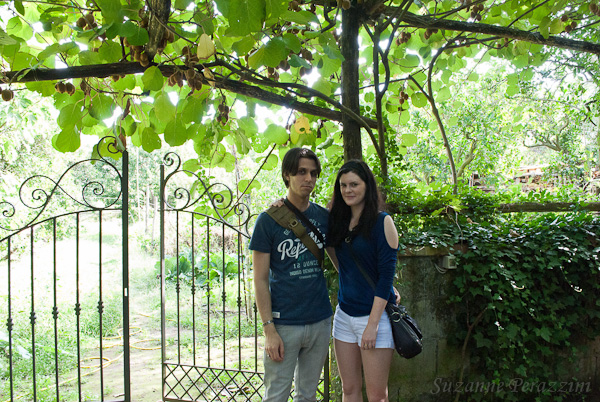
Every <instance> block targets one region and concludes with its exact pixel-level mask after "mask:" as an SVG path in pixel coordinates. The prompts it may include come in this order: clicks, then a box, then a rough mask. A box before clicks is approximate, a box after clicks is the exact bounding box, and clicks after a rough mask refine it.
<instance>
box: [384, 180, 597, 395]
mask: <svg viewBox="0 0 600 402" xmlns="http://www.w3.org/2000/svg"><path fill="white" fill-rule="evenodd" d="M409 190H410V189H409V188H408V187H407V188H404V189H402V190H401V191H397V192H396V193H395V194H393V193H392V194H391V197H390V198H389V199H388V202H390V201H391V202H392V203H393V205H394V206H395V207H397V208H399V209H400V210H401V209H402V208H410V209H412V210H413V211H415V210H416V211H418V209H419V208H429V210H431V207H432V206H434V207H435V206H436V205H438V206H439V208H438V209H437V211H438V213H430V214H423V215H417V214H414V213H413V214H404V215H402V214H397V215H396V216H395V219H396V223H397V225H398V227H399V228H400V232H401V233H402V237H401V243H402V244H403V246H402V247H411V246H415V245H416V246H432V247H452V246H455V245H457V244H458V245H460V246H461V247H459V248H457V250H458V251H456V252H455V256H456V258H457V265H458V269H457V270H456V272H455V276H456V277H455V280H454V282H453V285H454V286H453V287H451V288H450V290H449V292H450V295H449V296H450V297H449V303H450V307H451V308H452V309H453V310H454V311H455V312H456V316H457V317H458V320H457V323H456V328H454V329H453V330H452V331H449V339H448V340H449V341H450V342H453V343H454V344H455V345H457V347H459V348H462V350H463V356H464V363H465V364H464V371H463V372H461V373H459V374H458V378H456V379H455V380H457V382H455V383H454V384H458V383H461V384H478V386H479V387H478V389H476V390H475V389H474V390H468V389H462V390H458V389H457V390H446V391H450V392H451V391H454V392H456V401H503V402H504V401H575V400H576V401H582V400H592V399H589V398H592V387H593V385H594V384H592V383H590V379H589V378H584V377H583V376H582V375H580V373H578V372H569V371H567V370H569V369H572V368H573V367H578V364H573V363H576V362H577V361H578V360H579V359H581V358H582V357H585V354H586V352H587V351H586V349H585V347H586V346H585V345H586V342H588V341H589V340H592V339H595V338H597V337H598V336H600V298H599V297H598V296H600V272H599V268H600V260H599V252H600V217H599V216H598V215H595V214H591V213H586V212H581V211H577V203H574V209H573V211H571V212H566V213H544V214H500V213H498V212H497V211H496V210H495V206H497V205H498V204H499V202H500V201H501V200H502V196H490V195H486V194H480V195H478V194H477V193H476V192H465V193H462V194H461V195H460V196H456V195H454V196H452V195H449V193H448V192H447V191H443V190H441V191H439V192H438V193H437V194H433V193H430V194H429V195H427V194H425V195H423V194H417V193H418V192H416V191H413V192H412V193H411V192H410V191H409ZM415 194H416V195H417V196H415ZM534 196H535V197H538V198H539V197H540V194H538V195H528V196H527V197H534ZM541 196H543V195H541ZM548 197H550V196H548ZM443 205H446V206H445V207H444V206H443ZM448 205H453V206H454V207H448ZM482 387H483V388H482ZM470 391H473V392H470ZM586 398H587V399H586Z"/></svg>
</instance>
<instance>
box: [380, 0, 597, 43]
mask: <svg viewBox="0 0 600 402" xmlns="http://www.w3.org/2000/svg"><path fill="white" fill-rule="evenodd" d="M395 12H396V7H387V8H386V9H385V11H384V13H385V14H386V15H392V14H393V13H395ZM401 18H402V21H403V22H405V23H406V24H408V25H410V26H411V27H414V28H431V29H433V28H437V29H445V30H448V31H459V32H472V33H480V34H484V35H494V36H499V37H504V38H510V39H517V40H522V41H525V42H530V43H537V44H540V45H544V46H550V47H557V48H561V49H571V50H575V51H577V52H584V53H592V54H597V55H600V44H599V43H593V42H586V41H580V40H574V39H568V38H564V37H560V36H552V35H551V36H548V38H544V37H543V36H542V35H541V34H540V33H536V32H528V31H522V30H519V29H514V28H507V27H501V26H496V25H490V24H481V23H474V22H464V21H453V20H445V19H437V18H432V17H428V16H420V15H416V14H413V13H409V12H406V13H405V14H404V15H403V16H402V17H401Z"/></svg>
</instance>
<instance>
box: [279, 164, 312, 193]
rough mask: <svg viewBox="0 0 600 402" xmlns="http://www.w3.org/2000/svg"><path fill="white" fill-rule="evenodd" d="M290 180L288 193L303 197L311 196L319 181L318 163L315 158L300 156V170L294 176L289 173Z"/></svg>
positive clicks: (287, 177)
mask: <svg viewBox="0 0 600 402" xmlns="http://www.w3.org/2000/svg"><path fill="white" fill-rule="evenodd" d="M286 179H288V180H289V182H290V184H289V186H288V193H290V194H293V195H296V196H298V197H301V198H305V197H308V196H310V193H312V191H313V190H314V188H315V184H316V183H317V164H316V163H315V161H314V160H312V159H308V158H300V160H299V163H298V172H297V173H296V174H295V175H294V176H292V175H287V176H286Z"/></svg>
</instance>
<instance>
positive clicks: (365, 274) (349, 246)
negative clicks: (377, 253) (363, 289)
mask: <svg viewBox="0 0 600 402" xmlns="http://www.w3.org/2000/svg"><path fill="white" fill-rule="evenodd" d="M347 243H348V249H349V250H350V256H351V257H352V259H353V260H354V264H356V266H357V267H358V269H359V271H360V273H361V274H362V275H363V276H364V277H365V279H366V281H367V283H368V284H369V285H371V287H372V288H373V290H375V289H376V287H375V282H373V279H371V277H370V276H369V274H367V271H365V269H364V268H363V266H362V264H361V263H360V261H359V260H358V257H357V255H356V253H355V252H354V249H353V248H352V242H347Z"/></svg>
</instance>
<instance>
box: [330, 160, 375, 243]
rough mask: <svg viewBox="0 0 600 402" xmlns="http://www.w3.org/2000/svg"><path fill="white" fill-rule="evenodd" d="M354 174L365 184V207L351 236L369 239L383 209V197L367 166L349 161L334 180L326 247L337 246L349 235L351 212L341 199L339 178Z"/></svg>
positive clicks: (355, 161)
mask: <svg viewBox="0 0 600 402" xmlns="http://www.w3.org/2000/svg"><path fill="white" fill-rule="evenodd" d="M350 172H352V173H354V174H356V175H357V176H358V177H360V178H361V180H362V181H364V182H365V184H366V189H365V206H364V208H363V211H362V214H361V215H360V219H359V221H358V225H357V226H356V227H355V228H354V230H353V231H352V235H357V234H362V235H363V236H364V237H365V238H369V235H370V234H371V230H372V229H373V226H374V225H375V223H376V222H377V214H378V213H379V211H382V210H383V209H384V207H385V204H384V202H383V197H382V196H381V193H380V192H379V189H378V188H377V183H376V182H375V176H374V175H373V172H371V169H370V168H369V166H368V165H367V164H366V163H365V162H363V161H361V160H350V161H348V162H346V163H344V165H343V166H342V167H341V168H340V170H339V172H338V174H337V177H336V179H335V186H334V188H333V197H332V199H331V204H330V205H331V210H330V211H329V229H328V239H329V241H328V245H330V246H334V247H335V246H337V245H339V244H340V243H341V242H342V241H343V240H344V239H345V238H346V237H348V236H349V235H350V230H349V229H348V225H349V224H350V219H351V218H352V211H351V209H350V207H349V206H348V205H347V204H346V202H345V201H344V199H343V198H342V192H341V189H340V177H341V176H342V175H343V174H346V173H350Z"/></svg>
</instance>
